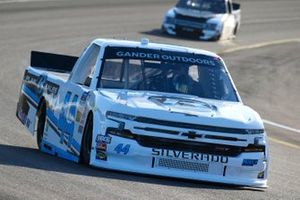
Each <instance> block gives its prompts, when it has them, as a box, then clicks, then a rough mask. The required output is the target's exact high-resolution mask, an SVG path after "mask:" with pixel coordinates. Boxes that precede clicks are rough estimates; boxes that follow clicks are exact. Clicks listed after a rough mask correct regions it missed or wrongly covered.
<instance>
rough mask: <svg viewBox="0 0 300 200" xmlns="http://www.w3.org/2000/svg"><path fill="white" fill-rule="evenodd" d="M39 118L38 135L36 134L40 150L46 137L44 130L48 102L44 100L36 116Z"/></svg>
mask: <svg viewBox="0 0 300 200" xmlns="http://www.w3.org/2000/svg"><path fill="white" fill-rule="evenodd" d="M36 117H37V120H38V122H37V133H36V142H37V145H38V148H39V150H41V148H42V141H43V136H44V128H45V121H46V102H45V100H42V102H41V104H40V106H39V109H38V112H37V114H36Z"/></svg>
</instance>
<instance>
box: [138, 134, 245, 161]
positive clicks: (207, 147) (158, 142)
mask: <svg viewBox="0 0 300 200" xmlns="http://www.w3.org/2000/svg"><path fill="white" fill-rule="evenodd" d="M135 139H136V141H137V142H138V143H139V144H140V145H141V146H144V147H149V148H158V149H169V150H176V151H187V152H195V153H206V154H214V155H222V156H231V157H235V156H238V155H239V154H241V153H242V151H243V147H239V146H231V145H221V144H209V143H203V142H194V141H186V140H176V139H168V138H160V137H152V136H144V135H135Z"/></svg>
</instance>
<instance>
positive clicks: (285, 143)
mask: <svg viewBox="0 0 300 200" xmlns="http://www.w3.org/2000/svg"><path fill="white" fill-rule="evenodd" d="M268 139H269V140H270V141H272V142H275V143H278V144H282V145H284V146H287V147H291V148H294V149H300V147H299V146H298V145H295V144H292V143H289V142H285V141H283V140H279V139H276V138H273V137H270V136H269V137H268Z"/></svg>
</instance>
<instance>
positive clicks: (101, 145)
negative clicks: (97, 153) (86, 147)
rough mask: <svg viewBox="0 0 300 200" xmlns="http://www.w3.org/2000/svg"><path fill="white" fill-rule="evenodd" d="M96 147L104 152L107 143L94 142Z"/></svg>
mask: <svg viewBox="0 0 300 200" xmlns="http://www.w3.org/2000/svg"><path fill="white" fill-rule="evenodd" d="M96 149H97V150H101V151H104V152H106V149H107V144H105V143H97V144H96Z"/></svg>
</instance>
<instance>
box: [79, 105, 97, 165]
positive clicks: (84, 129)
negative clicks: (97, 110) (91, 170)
mask: <svg viewBox="0 0 300 200" xmlns="http://www.w3.org/2000/svg"><path fill="white" fill-rule="evenodd" d="M93 117H94V116H93V111H92V110H90V111H89V113H88V115H87V118H86V121H85V124H84V128H83V133H82V137H81V143H80V155H79V162H80V163H82V142H83V140H84V137H85V134H86V128H87V120H89V119H90V118H91V119H92V120H93Z"/></svg>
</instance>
